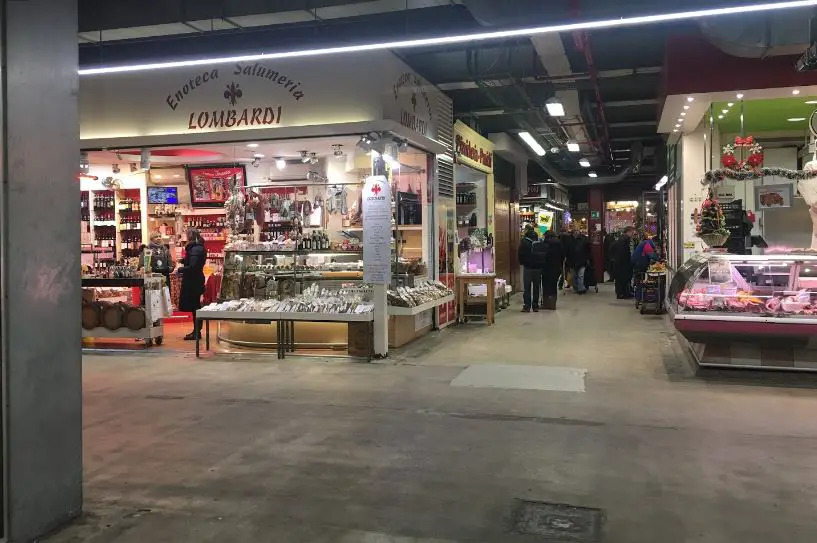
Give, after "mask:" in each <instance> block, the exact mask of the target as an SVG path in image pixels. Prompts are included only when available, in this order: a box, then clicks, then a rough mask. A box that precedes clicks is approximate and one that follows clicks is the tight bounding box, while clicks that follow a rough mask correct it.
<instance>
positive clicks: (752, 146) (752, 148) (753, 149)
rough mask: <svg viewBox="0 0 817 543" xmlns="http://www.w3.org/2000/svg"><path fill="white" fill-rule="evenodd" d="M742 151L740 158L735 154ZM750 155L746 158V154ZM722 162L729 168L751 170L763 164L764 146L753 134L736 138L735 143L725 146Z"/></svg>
mask: <svg viewBox="0 0 817 543" xmlns="http://www.w3.org/2000/svg"><path fill="white" fill-rule="evenodd" d="M738 151H739V152H740V159H738V157H736V156H735V153H736V152H738ZM747 154H748V156H747V157H746V158H745V159H744V158H743V157H744V155H747ZM721 164H723V166H724V167H725V168H727V169H729V170H734V171H751V170H754V169H756V168H759V167H760V166H762V165H763V147H762V146H761V145H760V144H759V143H757V142H756V141H755V140H754V138H753V137H752V136H747V137H745V138H741V137H740V136H738V137H737V138H735V143H729V144H727V145H725V146H724V147H723V155H722V156H721Z"/></svg>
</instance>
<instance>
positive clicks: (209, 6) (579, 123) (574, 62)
mask: <svg viewBox="0 0 817 543" xmlns="http://www.w3.org/2000/svg"><path fill="white" fill-rule="evenodd" d="M739 3H740V2H737V1H733V0H720V1H719V2H718V4H719V5H729V4H739ZM79 4H80V19H79V20H80V36H79V41H80V64H81V65H82V66H83V67H89V66H93V65H111V64H118V63H129V62H135V61H137V60H138V61H146V60H153V61H159V60H168V59H169V56H168V55H170V54H172V58H173V59H174V60H177V59H180V58H195V57H201V56H202V55H206V54H214V53H215V54H219V55H227V54H241V53H246V52H257V51H259V50H263V51H274V50H288V49H293V48H304V47H310V48H313V47H320V46H323V45H340V44H343V45H346V44H352V43H366V42H376V41H392V40H396V39H402V38H405V37H407V36H411V37H424V36H440V35H446V34H452V33H464V32H472V31H478V30H485V29H486V27H487V28H489V29H492V30H493V29H502V28H518V27H523V26H524V27H531V26H536V25H552V24H558V23H560V22H568V21H576V20H597V19H604V18H614V17H622V16H627V15H643V14H644V13H645V10H648V11H649V12H652V13H656V12H667V11H676V10H678V9H681V4H678V3H677V2H669V1H667V0H625V1H624V2H610V1H609V0H552V1H548V2H544V1H542V0H513V2H511V1H506V2H499V1H497V0H357V1H354V0H310V1H307V0H302V1H297V0H289V1H286V0H279V1H275V0H143V1H142V2H140V3H139V4H138V5H137V4H136V3H135V2H132V1H126V0H79ZM543 6H547V9H543ZM707 7H711V6H710V2H709V1H708V0H687V1H685V2H684V3H683V4H682V8H683V9H685V10H690V9H697V8H707ZM689 32H696V26H695V24H694V23H684V24H672V25H666V24H665V25H655V26H649V27H634V28H621V29H616V30H599V31H594V32H593V33H589V34H584V33H564V34H561V35H558V36H557V35H544V36H539V37H536V38H533V39H528V38H523V39H514V40H509V41H504V42H502V41H493V42H481V43H480V44H479V45H474V44H470V45H458V46H453V47H436V48H424V49H402V50H400V51H398V54H399V55H400V56H401V57H402V58H403V59H405V61H406V62H407V63H408V64H409V65H411V66H412V67H413V68H414V69H416V70H417V71H418V72H420V73H421V74H423V75H424V76H425V77H427V78H428V79H429V80H430V81H431V82H433V83H435V84H437V85H439V86H440V87H441V88H442V89H443V90H444V91H445V92H447V93H448V94H449V95H450V96H451V97H452V99H453V101H454V108H455V116H456V117H457V118H460V119H462V120H464V121H465V122H466V123H468V124H470V125H472V126H473V127H475V128H477V129H478V130H479V131H480V132H482V133H483V134H490V133H496V132H508V133H510V134H514V135H515V134H516V133H518V132H519V131H521V130H528V131H530V132H531V133H533V134H535V135H536V137H537V139H538V140H539V142H540V143H541V144H542V145H543V146H544V147H545V148H546V149H551V148H558V152H556V153H550V152H548V154H547V155H546V156H545V157H544V158H543V159H539V160H538V161H536V162H535V164H537V166H534V167H533V168H532V174H533V175H535V176H542V177H551V178H554V179H556V180H559V181H562V182H565V183H568V184H581V183H586V182H605V181H617V180H624V179H627V178H633V177H636V178H637V177H639V176H642V177H660V175H661V174H662V173H663V172H662V169H663V161H664V150H663V140H662V138H661V137H660V136H659V135H658V134H657V133H656V129H657V122H658V112H659V107H660V87H661V81H662V75H661V67H662V63H663V55H664V49H665V44H666V41H667V39H668V37H670V36H672V35H673V34H677V33H689ZM171 52H172V53H171ZM553 96H558V97H559V98H560V99H561V100H562V101H563V102H564V103H565V107H566V109H567V110H568V111H567V116H566V117H564V118H562V119H555V118H551V117H549V116H548V115H547V113H546V112H545V111H544V109H543V106H544V104H545V102H546V101H547V100H548V99H549V98H551V97H553ZM568 140H572V141H576V142H578V143H580V145H581V153H580V154H579V153H569V152H567V151H566V150H565V149H564V144H565V143H566V142H567V141H568ZM582 156H585V157H587V158H588V159H589V160H590V161H591V163H592V169H594V170H596V171H597V173H598V175H599V178H598V179H597V180H592V181H591V180H590V179H588V178H587V172H588V170H587V169H585V168H581V167H580V166H579V165H578V159H579V158H580V157H582ZM531 157H532V158H534V157H533V156H531Z"/></svg>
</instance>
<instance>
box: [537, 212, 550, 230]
mask: <svg viewBox="0 0 817 543" xmlns="http://www.w3.org/2000/svg"><path fill="white" fill-rule="evenodd" d="M536 226H537V228H538V229H539V233H540V234H544V233H545V232H547V231H548V230H550V229H551V228H553V212H552V211H545V210H540V211H538V212H537V213H536Z"/></svg>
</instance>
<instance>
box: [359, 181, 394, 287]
mask: <svg viewBox="0 0 817 543" xmlns="http://www.w3.org/2000/svg"><path fill="white" fill-rule="evenodd" d="M362 198H363V280H364V281H365V282H367V283H377V284H381V285H384V284H389V283H391V239H392V229H391V222H392V211H391V188H390V187H389V181H388V179H386V177H384V176H382V175H375V176H371V177H367V178H366V183H365V184H364V185H363V196H362Z"/></svg>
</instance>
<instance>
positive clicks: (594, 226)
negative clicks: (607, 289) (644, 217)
mask: <svg viewBox="0 0 817 543" xmlns="http://www.w3.org/2000/svg"><path fill="white" fill-rule="evenodd" d="M604 207H605V201H604V189H603V188H602V187H593V188H590V189H588V191H587V209H588V211H589V212H590V218H589V219H587V237H588V238H589V239H590V256H591V258H592V259H593V269H594V270H595V272H596V280H597V281H599V282H602V281H604V237H603V236H602V235H601V229H602V228H603V227H604V211H605V209H604Z"/></svg>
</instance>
